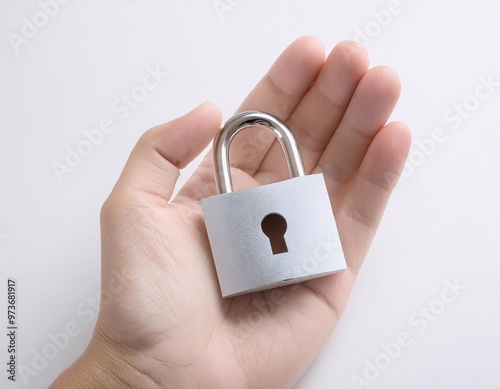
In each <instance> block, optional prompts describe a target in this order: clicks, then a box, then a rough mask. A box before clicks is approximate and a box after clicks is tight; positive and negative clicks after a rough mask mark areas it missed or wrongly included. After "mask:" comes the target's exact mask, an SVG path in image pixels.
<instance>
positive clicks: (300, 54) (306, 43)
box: [268, 36, 325, 97]
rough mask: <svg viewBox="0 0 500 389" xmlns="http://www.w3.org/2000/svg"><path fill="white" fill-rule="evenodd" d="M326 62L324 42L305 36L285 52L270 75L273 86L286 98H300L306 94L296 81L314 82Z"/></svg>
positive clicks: (270, 71)
mask: <svg viewBox="0 0 500 389" xmlns="http://www.w3.org/2000/svg"><path fill="white" fill-rule="evenodd" d="M324 62H325V46H324V44H323V42H321V40H319V39H318V38H316V37H314V36H303V37H300V38H298V39H297V40H295V41H294V42H292V43H291V44H290V45H289V46H288V47H287V48H286V49H285V50H284V51H283V53H282V54H281V55H280V56H279V58H278V59H277V60H276V62H274V64H273V65H272V66H271V68H270V69H269V72H268V75H269V78H270V79H271V81H272V83H273V85H274V86H275V87H276V88H278V89H279V90H280V91H281V92H282V93H284V94H285V95H286V96H294V97H295V96H296V97H299V96H302V95H303V94H304V86H303V83H301V82H297V81H296V80H311V81H312V80H314V79H315V77H316V75H317V74H318V72H319V71H320V69H321V66H322V65H323V63H324ZM307 86H309V85H307Z"/></svg>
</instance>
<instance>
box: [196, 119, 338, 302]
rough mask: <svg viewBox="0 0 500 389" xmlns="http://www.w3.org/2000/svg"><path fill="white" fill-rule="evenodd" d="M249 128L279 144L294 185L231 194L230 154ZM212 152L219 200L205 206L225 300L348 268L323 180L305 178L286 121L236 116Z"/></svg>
mask: <svg viewBox="0 0 500 389" xmlns="http://www.w3.org/2000/svg"><path fill="white" fill-rule="evenodd" d="M250 126H259V127H263V128H266V129H267V130H269V131H271V132H272V133H273V134H274V135H275V136H276V137H277V139H278V141H279V143H280V145H281V148H282V150H283V153H284V155H285V160H286V163H287V166H288V170H289V174H290V176H291V178H290V179H287V180H284V181H280V182H276V183H272V184H267V185H262V186H258V187H255V188H251V189H246V190H242V191H237V192H233V185H232V179H231V175H230V164H229V147H230V145H231V141H232V140H233V138H234V137H235V136H236V135H237V134H238V133H239V132H240V131H241V130H243V129H244V128H247V127H250ZM213 152H214V170H215V181H216V183H217V188H218V190H219V192H220V194H218V195H215V196H212V197H208V198H205V199H203V200H202V201H201V205H202V210H203V215H204V218H205V225H206V228H207V233H208V238H209V241H210V247H211V250H212V254H213V258H214V263H215V268H216V271H217V276H218V279H219V285H220V289H221V292H222V296H223V297H231V296H237V295H240V294H245V293H251V292H257V291H261V290H265V289H271V288H275V287H279V286H283V285H289V284H293V283H297V282H301V281H306V280H310V279H313V278H317V277H322V276H325V275H328V274H332V273H335V272H338V271H341V270H345V269H346V262H345V258H344V253H343V251H342V245H341V242H340V238H339V235H338V231H337V226H336V224H335V218H334V215H333V212H332V207H331V204H330V199H329V197H328V191H327V188H326V184H325V180H324V177H323V174H321V173H319V174H312V175H306V174H305V169H304V165H303V162H302V156H301V154H300V150H299V147H298V144H297V141H296V140H295V137H294V135H293V133H292V132H291V131H290V129H289V128H288V127H287V126H286V125H285V124H284V123H283V122H282V121H281V120H280V119H278V118H276V117H274V116H272V115H270V114H268V113H265V112H259V111H247V112H242V113H240V114H238V115H235V116H233V117H232V118H231V119H229V120H228V121H227V122H226V123H225V125H224V127H223V128H222V130H221V131H220V132H219V134H218V136H217V137H216V138H215V140H214V147H213Z"/></svg>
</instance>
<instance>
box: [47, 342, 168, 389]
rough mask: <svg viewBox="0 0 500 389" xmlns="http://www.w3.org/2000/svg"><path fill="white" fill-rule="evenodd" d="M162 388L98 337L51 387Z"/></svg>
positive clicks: (81, 388)
mask: <svg viewBox="0 0 500 389" xmlns="http://www.w3.org/2000/svg"><path fill="white" fill-rule="evenodd" d="M63 388H64V389H67V388H72V389H102V388H106V389H124V388H134V389H135V388H141V389H142V388H144V389H160V386H158V385H157V384H156V383H155V382H154V381H153V380H152V379H151V378H150V377H148V376H147V375H146V374H144V373H142V372H140V371H138V370H137V368H135V367H133V366H132V365H131V364H129V363H127V362H126V360H125V359H124V358H123V357H122V356H120V355H119V353H118V352H116V351H115V350H113V349H112V348H111V347H110V346H109V345H108V344H106V343H105V342H104V341H102V340H99V339H97V337H96V336H95V334H94V337H93V338H92V340H91V341H90V344H89V345H88V347H87V349H86V350H85V352H84V353H83V354H82V355H81V356H80V357H79V358H78V359H77V360H76V361H75V362H74V363H73V364H72V365H70V366H69V367H68V368H66V369H65V370H64V371H63V372H62V373H61V374H60V375H59V376H58V377H57V378H56V380H55V381H54V382H53V383H52V385H51V386H50V387H49V389H63Z"/></svg>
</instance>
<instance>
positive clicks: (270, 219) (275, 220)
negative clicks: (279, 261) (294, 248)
mask: <svg viewBox="0 0 500 389" xmlns="http://www.w3.org/2000/svg"><path fill="white" fill-rule="evenodd" d="M261 227H262V231H263V232H264V234H266V236H267V237H268V238H269V242H270V243H271V250H272V252H273V255H276V254H281V253H287V252H288V248H287V247H286V242H285V232H286V220H285V218H284V217H283V216H281V215H280V214H279V213H270V214H269V215H266V216H265V217H264V219H262V223H261Z"/></svg>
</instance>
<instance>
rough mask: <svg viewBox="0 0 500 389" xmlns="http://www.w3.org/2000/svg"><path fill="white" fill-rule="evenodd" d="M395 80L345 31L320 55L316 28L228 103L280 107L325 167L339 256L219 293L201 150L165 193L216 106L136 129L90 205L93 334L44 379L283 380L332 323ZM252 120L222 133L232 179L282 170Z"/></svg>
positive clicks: (210, 188) (391, 151)
mask: <svg viewBox="0 0 500 389" xmlns="http://www.w3.org/2000/svg"><path fill="white" fill-rule="evenodd" d="M399 93H400V84H399V80H398V77H397V75H396V74H395V73H394V71H393V70H391V69H389V68H387V67H374V68H371V69H368V57H367V53H366V51H365V49H364V48H363V47H361V46H360V45H359V44H357V43H354V42H342V43H340V44H338V45H337V46H336V47H335V48H334V49H333V50H332V52H331V53H330V54H329V55H328V57H327V58H326V59H325V52H324V47H323V45H322V43H321V42H320V41H319V40H317V39H316V38H313V37H302V38H300V39H298V40H296V41H295V42H293V43H292V44H291V45H290V46H289V47H288V48H287V49H286V50H285V51H284V52H283V53H282V54H281V56H280V57H279V58H278V59H277V60H276V62H275V63H274V64H273V66H272V67H271V68H270V70H269V72H268V73H267V74H266V75H265V76H264V77H263V78H262V80H261V81H260V82H259V83H258V84H257V86H256V87H255V88H254V89H253V91H252V92H251V93H250V94H249V95H248V97H247V98H246V99H245V100H244V102H243V103H242V105H241V107H240V108H239V110H238V111H244V110H251V109H252V110H253V109H256V110H262V111H266V112H269V113H271V114H274V115H276V116H278V117H279V118H281V119H282V120H283V121H284V122H286V123H287V124H288V126H289V127H290V128H291V129H292V130H293V131H294V134H295V135H296V138H297V140H298V142H299V144H300V147H301V151H302V155H303V158H304V163H305V166H306V170H307V172H308V173H317V172H322V173H323V174H324V176H325V180H326V183H327V187H328V191H329V195H330V199H331V204H332V208H333V211H334V214H335V218H336V221H337V225H338V230H339V234H340V238H341V241H342V246H343V249H344V253H345V257H346V261H347V266H348V269H347V270H346V271H343V272H340V273H337V274H334V275H331V276H327V277H323V278H319V279H315V280H310V281H307V282H304V283H301V284H296V285H291V286H287V287H284V288H281V289H276V290H270V291H265V292H259V293H254V294H249V295H243V296H238V297H234V298H230V299H225V300H224V299H222V298H221V294H220V290H219V285H218V282H217V276H216V273H215V269H214V265H213V259H212V255H211V251H210V246H209V243H208V239H207V234H206V229H205V225H204V221H203V216H202V213H201V208H200V204H199V200H200V199H201V198H204V197H206V196H210V195H214V194H216V193H217V192H216V188H215V182H214V177H213V170H212V156H211V153H209V155H207V156H206V157H205V159H204V160H203V162H202V163H201V165H200V166H199V168H198V169H197V170H196V172H195V173H194V174H193V176H192V177H191V178H190V179H189V180H188V181H187V183H186V184H185V185H184V187H183V188H182V189H181V190H180V191H179V193H178V194H177V195H176V196H175V197H174V198H172V192H173V189H174V185H175V183H176V181H177V179H178V177H179V169H182V168H184V167H185V166H186V165H187V164H188V163H189V162H190V161H192V160H193V159H194V158H195V157H196V156H197V155H198V154H199V153H200V152H201V151H202V150H203V149H204V148H205V147H206V146H207V144H208V143H209V142H210V141H211V140H212V139H213V137H214V135H215V134H216V132H217V131H218V129H219V128H220V125H221V120H222V118H221V113H220V111H219V110H218V108H216V107H215V106H214V105H213V104H210V103H205V104H202V105H201V106H199V107H197V108H196V109H194V110H193V111H191V112H189V113H188V114H186V115H185V116H182V117H180V118H177V119H175V120H173V121H171V122H168V123H166V124H162V125H160V126H157V127H154V128H152V129H150V130H149V131H147V132H146V133H145V134H144V135H143V136H142V137H141V138H140V139H139V141H138V143H137V145H136V146H135V148H134V149H133V151H132V153H131V155H130V158H129V160H128V162H127V164H126V166H125V168H124V170H123V173H122V175H121V176H120V178H119V180H118V182H117V184H116V186H115V187H114V189H113V191H112V193H111V194H110V196H109V198H108V199H107V200H106V202H105V203H104V205H103V207H102V211H101V235H102V290H103V292H102V293H103V294H102V299H101V307H100V312H99V317H98V320H97V324H96V327H95V330H94V333H93V337H92V340H91V341H90V344H89V345H88V347H87V349H86V350H85V352H84V353H83V355H82V356H81V357H80V358H79V359H78V360H77V361H75V362H74V363H73V364H72V365H71V366H70V367H68V368H67V369H66V370H65V371H64V372H63V373H62V374H61V375H60V376H59V377H58V378H57V379H56V381H55V382H54V383H53V384H52V386H51V388H53V389H56V388H68V387H71V388H103V387H106V388H126V387H130V388H289V387H291V386H293V384H294V383H295V382H297V380H298V379H299V378H300V377H301V375H302V374H303V373H304V372H305V370H306V369H307V368H308V366H309V365H310V364H311V363H312V362H313V360H314V359H315V357H316V356H317V355H318V353H319V352H320V350H321V348H322V346H323V344H324V343H325V341H326V340H327V338H328V337H329V336H330V334H331V333H332V331H333V330H334V328H335V326H336V324H337V323H338V320H339V318H340V316H341V314H342V312H343V311H344V308H345V305H346V302H347V298H348V296H349V294H350V292H351V289H352V287H353V283H354V280H355V278H356V275H357V274H358V272H359V269H360V267H361V265H362V263H363V260H364V258H365V256H366V253H367V251H368V248H369V246H370V244H371V242H372V240H373V237H374V234H375V232H376V230H377V227H378V225H379V222H380V220H381V218H382V215H383V212H384V209H385V206H386V204H387V201H388V200H389V197H390V194H391V192H392V190H393V188H394V186H395V184H396V182H397V180H398V178H399V175H400V172H401V169H402V167H403V165H404V162H405V160H406V156H407V153H408V149H409V146H410V141H411V140H410V133H409V131H408V129H407V127H406V126H405V125H404V124H403V123H400V122H392V123H389V124H386V122H387V120H388V118H389V116H390V115H391V112H392V110H393V108H394V106H395V104H396V102H397V100H398V98H399ZM260 131H263V130H260ZM260 131H259V130H256V131H254V130H251V129H249V130H245V131H243V132H242V133H241V134H240V135H238V136H237V137H236V138H235V140H234V142H233V144H232V147H231V164H232V176H233V182H234V185H235V189H236V190H241V189H244V188H249V187H253V186H256V185H262V184H267V183H271V182H275V181H280V180H283V179H286V178H287V171H286V165H285V163H284V159H283V156H282V152H281V150H280V148H279V145H278V144H277V142H275V140H274V139H273V138H272V137H269V136H268V135H265V134H264V133H261V132H260ZM266 134H267V133H266ZM117 274H122V277H121V278H120V277H117ZM104 293H105V294H106V295H104Z"/></svg>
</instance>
